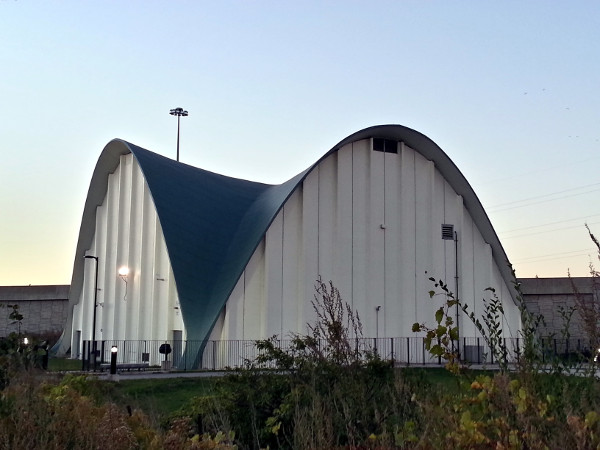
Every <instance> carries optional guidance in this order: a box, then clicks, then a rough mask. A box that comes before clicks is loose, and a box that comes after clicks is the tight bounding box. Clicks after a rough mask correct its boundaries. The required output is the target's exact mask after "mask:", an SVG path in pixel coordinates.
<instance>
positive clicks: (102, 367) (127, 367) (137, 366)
mask: <svg viewBox="0 0 600 450" xmlns="http://www.w3.org/2000/svg"><path fill="white" fill-rule="evenodd" d="M148 368H150V364H148V363H147V362H143V363H121V364H117V370H127V371H128V372H129V371H130V370H132V369H137V370H138V371H139V370H142V369H148ZM105 369H106V370H110V364H107V363H103V364H100V371H104V370H105Z"/></svg>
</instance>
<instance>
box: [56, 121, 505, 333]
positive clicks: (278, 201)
mask: <svg viewBox="0 0 600 450" xmlns="http://www.w3.org/2000/svg"><path fill="white" fill-rule="evenodd" d="M369 137H381V138H386V139H394V140H397V141H402V142H405V143H406V144H407V145H408V146H409V147H411V148H412V149H414V150H415V151H417V152H419V153H420V154H422V155H423V156H424V157H425V158H427V159H429V160H431V161H433V162H434V163H435V165H436V168H437V169H438V170H439V171H440V172H441V173H442V175H443V176H444V177H445V178H446V180H447V181H448V182H449V183H450V185H451V186H452V187H453V189H454V190H455V191H456V192H457V193H458V194H459V195H462V197H463V199H464V203H465V206H466V207H467V209H468V210H469V211H470V213H471V216H472V217H473V220H474V221H475V223H476V225H477V227H478V228H479V230H480V232H481V233H482V235H483V238H484V239H485V240H486V242H488V243H489V244H490V245H491V247H492V251H493V256H494V259H495V260H496V263H497V265H498V267H499V268H500V270H501V271H502V272H503V276H504V278H505V280H506V281H507V283H509V282H510V280H511V274H510V270H509V268H508V267H507V258H506V254H505V253H504V250H503V249H502V246H501V244H500V242H499V240H498V238H497V236H496V233H495V231H494V230H493V228H492V225H491V223H490V221H489V219H488V217H487V215H486V213H485V211H484V210H483V207H482V206H481V203H480V202H479V200H478V199H477V196H476V195H475V193H474V192H473V189H472V188H471V187H470V185H469V183H468V182H467V180H466V179H465V178H464V177H463V175H462V174H461V173H460V171H459V170H458V169H457V167H456V166H455V165H454V163H452V161H451V160H450V158H448V156H447V155H446V154H445V153H444V152H443V151H442V150H441V149H440V148H439V147H438V146H437V145H436V144H435V143H434V142H433V141H431V140H430V139H429V138H427V137H426V136H424V135H423V134H421V133H419V132H417V131H415V130H412V129H410V128H406V127H403V126H400V125H381V126H375V127H371V128H366V129H364V130H362V131H359V132H357V133H354V134H352V135H351V136H349V137H347V138H346V139H344V140H342V141H341V142H340V143H338V144H337V145H336V146H335V147H333V148H332V149H331V150H330V151H329V152H327V153H326V154H325V155H324V156H323V157H322V158H321V159H320V160H319V161H317V162H316V163H315V164H313V165H312V166H311V167H309V168H308V169H306V170H305V171H304V172H302V173H300V174H298V175H297V176H295V177H294V178H292V179H291V180H289V181H287V182H285V183H283V184H281V185H267V184H262V183H256V182H251V181H245V180H240V179H236V178H230V177H226V176H222V175H218V174H215V173H212V172H208V171H206V170H202V169H199V168H196V167H192V166H188V165H186V164H183V163H180V162H177V161H174V160H171V159H168V158H165V157H163V156H160V155H158V154H156V153H152V152H150V151H148V150H144V149H142V148H140V147H137V146H135V145H133V144H130V143H127V142H125V141H122V140H113V141H111V142H110V143H109V144H108V145H107V146H106V147H105V149H104V151H103V152H102V155H101V156H100V159H99V161H98V164H97V166H96V169H95V171H94V175H93V177H92V182H91V185H90V190H89V193H88V198H87V200H86V205H85V210H84V214H83V220H82V225H81V230H80V236H79V242H78V245H77V253H76V257H75V264H74V272H73V279H72V283H71V296H70V298H71V301H73V300H74V299H78V298H79V294H80V292H81V289H82V286H83V261H84V259H83V255H84V254H85V251H86V249H88V248H89V247H90V245H91V243H92V241H93V236H94V232H95V229H94V227H95V211H96V207H97V206H98V205H100V204H102V202H103V200H104V197H105V195H106V190H107V182H108V174H109V173H112V172H114V170H115V169H116V167H117V165H118V164H119V159H120V156H121V155H123V154H127V153H132V154H133V156H134V157H135V158H136V160H137V161H138V163H139V166H140V168H141V170H142V173H143V175H144V177H145V179H146V182H147V184H148V187H149V190H150V193H151V195H152V198H153V200H154V204H155V206H156V211H157V215H158V218H159V220H160V223H161V226H162V229H163V233H164V238H165V242H166V246H167V251H168V253H169V258H170V261H171V266H172V269H173V274H174V277H175V283H176V285H177V292H178V296H179V302H180V305H181V311H182V316H183V320H184V324H185V326H186V331H187V336H188V339H189V340H205V339H208V336H209V335H210V332H211V329H212V327H213V325H214V323H215V321H216V320H217V318H218V315H219V313H220V311H221V310H222V308H223V307H224V305H225V303H226V301H227V299H228V297H229V295H230V294H231V291H232V290H233V288H234V287H235V285H236V282H237V280H238V279H239V277H240V275H241V274H242V272H243V270H244V268H245V267H246V264H247V263H248V261H249V260H250V257H251V256H252V254H253V252H254V250H255V249H256V247H257V246H258V244H259V243H260V241H261V239H262V238H263V236H264V235H265V233H266V231H267V229H268V228H269V225H270V224H271V222H272V221H273V219H274V218H275V216H276V214H277V213H278V211H279V210H280V209H281V208H282V206H283V204H284V203H285V201H286V200H287V198H288V197H289V196H290V195H291V194H292V193H293V191H294V190H295V189H296V188H297V187H298V186H299V185H300V184H301V182H302V181H303V180H304V178H305V177H306V176H307V175H308V173H310V171H311V170H312V169H313V168H314V167H316V166H317V165H318V164H319V162H320V161H322V160H323V159H324V158H326V157H327V156H329V155H330V154H331V153H333V152H335V151H337V150H338V149H340V148H341V147H342V146H344V145H346V144H348V143H351V142H354V141H358V140H362V139H366V138H369ZM509 284H510V283H509ZM68 325H70V324H68ZM68 328H69V327H67V333H66V334H67V335H68V334H69V332H70V330H69V329H68Z"/></svg>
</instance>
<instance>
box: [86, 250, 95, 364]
mask: <svg viewBox="0 0 600 450" xmlns="http://www.w3.org/2000/svg"><path fill="white" fill-rule="evenodd" d="M84 258H85V259H95V260H96V278H95V281H94V310H93V316H94V317H93V319H92V352H93V354H94V370H96V310H97V309H98V257H97V256H92V255H85V256H84Z"/></svg>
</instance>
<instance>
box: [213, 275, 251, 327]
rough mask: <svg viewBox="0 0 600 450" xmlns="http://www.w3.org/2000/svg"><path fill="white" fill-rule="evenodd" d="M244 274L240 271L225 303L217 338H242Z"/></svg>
mask: <svg viewBox="0 0 600 450" xmlns="http://www.w3.org/2000/svg"><path fill="white" fill-rule="evenodd" d="M244 276H245V273H242V276H241V277H240V279H239V280H238V282H237V283H236V284H235V287H234V288H233V291H232V292H231V296H230V297H229V301H228V302H227V304H226V305H225V308H226V309H225V318H224V321H223V330H221V337H220V338H219V339H243V338H244Z"/></svg>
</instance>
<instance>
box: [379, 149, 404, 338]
mask: <svg viewBox="0 0 600 450" xmlns="http://www.w3.org/2000/svg"><path fill="white" fill-rule="evenodd" d="M398 148H399V149H400V153H398V154H394V153H391V154H388V155H386V164H385V167H384V170H385V298H384V301H383V304H382V305H381V309H380V311H379V332H378V335H379V336H400V333H401V330H402V328H401V327H402V323H401V321H402V314H403V312H404V308H403V305H402V298H403V291H402V282H403V281H402V272H403V271H404V267H403V266H402V251H403V247H402V242H401V230H402V213H401V209H402V203H403V198H402V190H401V182H402V151H401V146H400V145H398ZM376 331H377V330H376Z"/></svg>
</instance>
